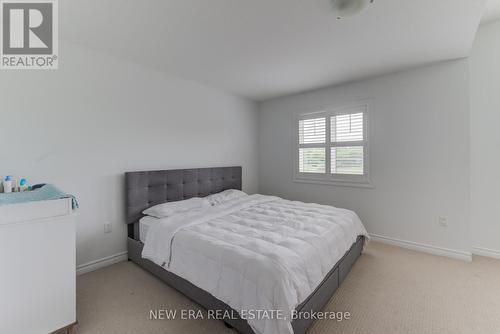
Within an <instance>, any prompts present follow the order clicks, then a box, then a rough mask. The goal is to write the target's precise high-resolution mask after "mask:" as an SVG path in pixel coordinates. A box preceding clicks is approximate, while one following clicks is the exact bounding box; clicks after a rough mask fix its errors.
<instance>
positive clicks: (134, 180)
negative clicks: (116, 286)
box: [125, 167, 241, 234]
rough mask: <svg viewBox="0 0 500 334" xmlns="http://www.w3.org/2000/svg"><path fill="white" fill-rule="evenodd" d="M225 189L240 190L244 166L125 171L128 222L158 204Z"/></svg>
mask: <svg viewBox="0 0 500 334" xmlns="http://www.w3.org/2000/svg"><path fill="white" fill-rule="evenodd" d="M226 189H239V190H241V167H215V168H196V169H172V170H159V171H147V172H128V173H125V217H126V219H125V222H126V223H127V224H134V223H137V222H138V221H139V219H141V217H142V216H143V215H142V211H144V210H145V209H147V208H148V207H150V206H153V205H156V204H160V203H165V202H173V201H180V200H183V199H188V198H191V197H197V196H198V197H204V196H207V195H210V194H215V193H218V192H221V191H223V190H226ZM129 231H130V229H129ZM129 234H130V233H129Z"/></svg>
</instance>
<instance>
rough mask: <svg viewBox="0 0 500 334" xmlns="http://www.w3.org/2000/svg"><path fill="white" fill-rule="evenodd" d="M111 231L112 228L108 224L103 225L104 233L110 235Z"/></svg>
mask: <svg viewBox="0 0 500 334" xmlns="http://www.w3.org/2000/svg"><path fill="white" fill-rule="evenodd" d="M112 230H113V226H112V225H111V223H110V222H105V223H104V233H111V231H112Z"/></svg>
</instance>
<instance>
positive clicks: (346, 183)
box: [293, 176, 374, 189]
mask: <svg viewBox="0 0 500 334" xmlns="http://www.w3.org/2000/svg"><path fill="white" fill-rule="evenodd" d="M293 182H295V183H309V184H323V185H329V186H336V187H351V188H368V189H373V188H374V186H373V184H372V183H371V181H370V180H366V179H365V180H359V181H356V180H338V179H327V178H323V179H322V178H314V177H304V176H296V177H294V178H293Z"/></svg>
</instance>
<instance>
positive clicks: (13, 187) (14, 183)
mask: <svg viewBox="0 0 500 334" xmlns="http://www.w3.org/2000/svg"><path fill="white" fill-rule="evenodd" d="M11 182H12V186H11V189H12V192H13V193H17V192H18V191H19V186H18V185H17V181H16V179H14V178H13V177H12V178H11Z"/></svg>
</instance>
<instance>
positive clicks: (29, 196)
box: [0, 184, 78, 210]
mask: <svg viewBox="0 0 500 334" xmlns="http://www.w3.org/2000/svg"><path fill="white" fill-rule="evenodd" d="M61 198H71V204H72V207H73V210H75V209H78V201H77V200H76V198H75V196H73V195H70V194H66V193H64V192H62V191H61V190H59V189H57V188H56V187H54V186H53V185H51V184H45V185H43V186H41V187H40V188H37V189H35V190H31V191H23V192H20V193H8V194H5V193H0V205H7V204H16V203H26V202H34V201H46V200H53V199H61Z"/></svg>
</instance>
